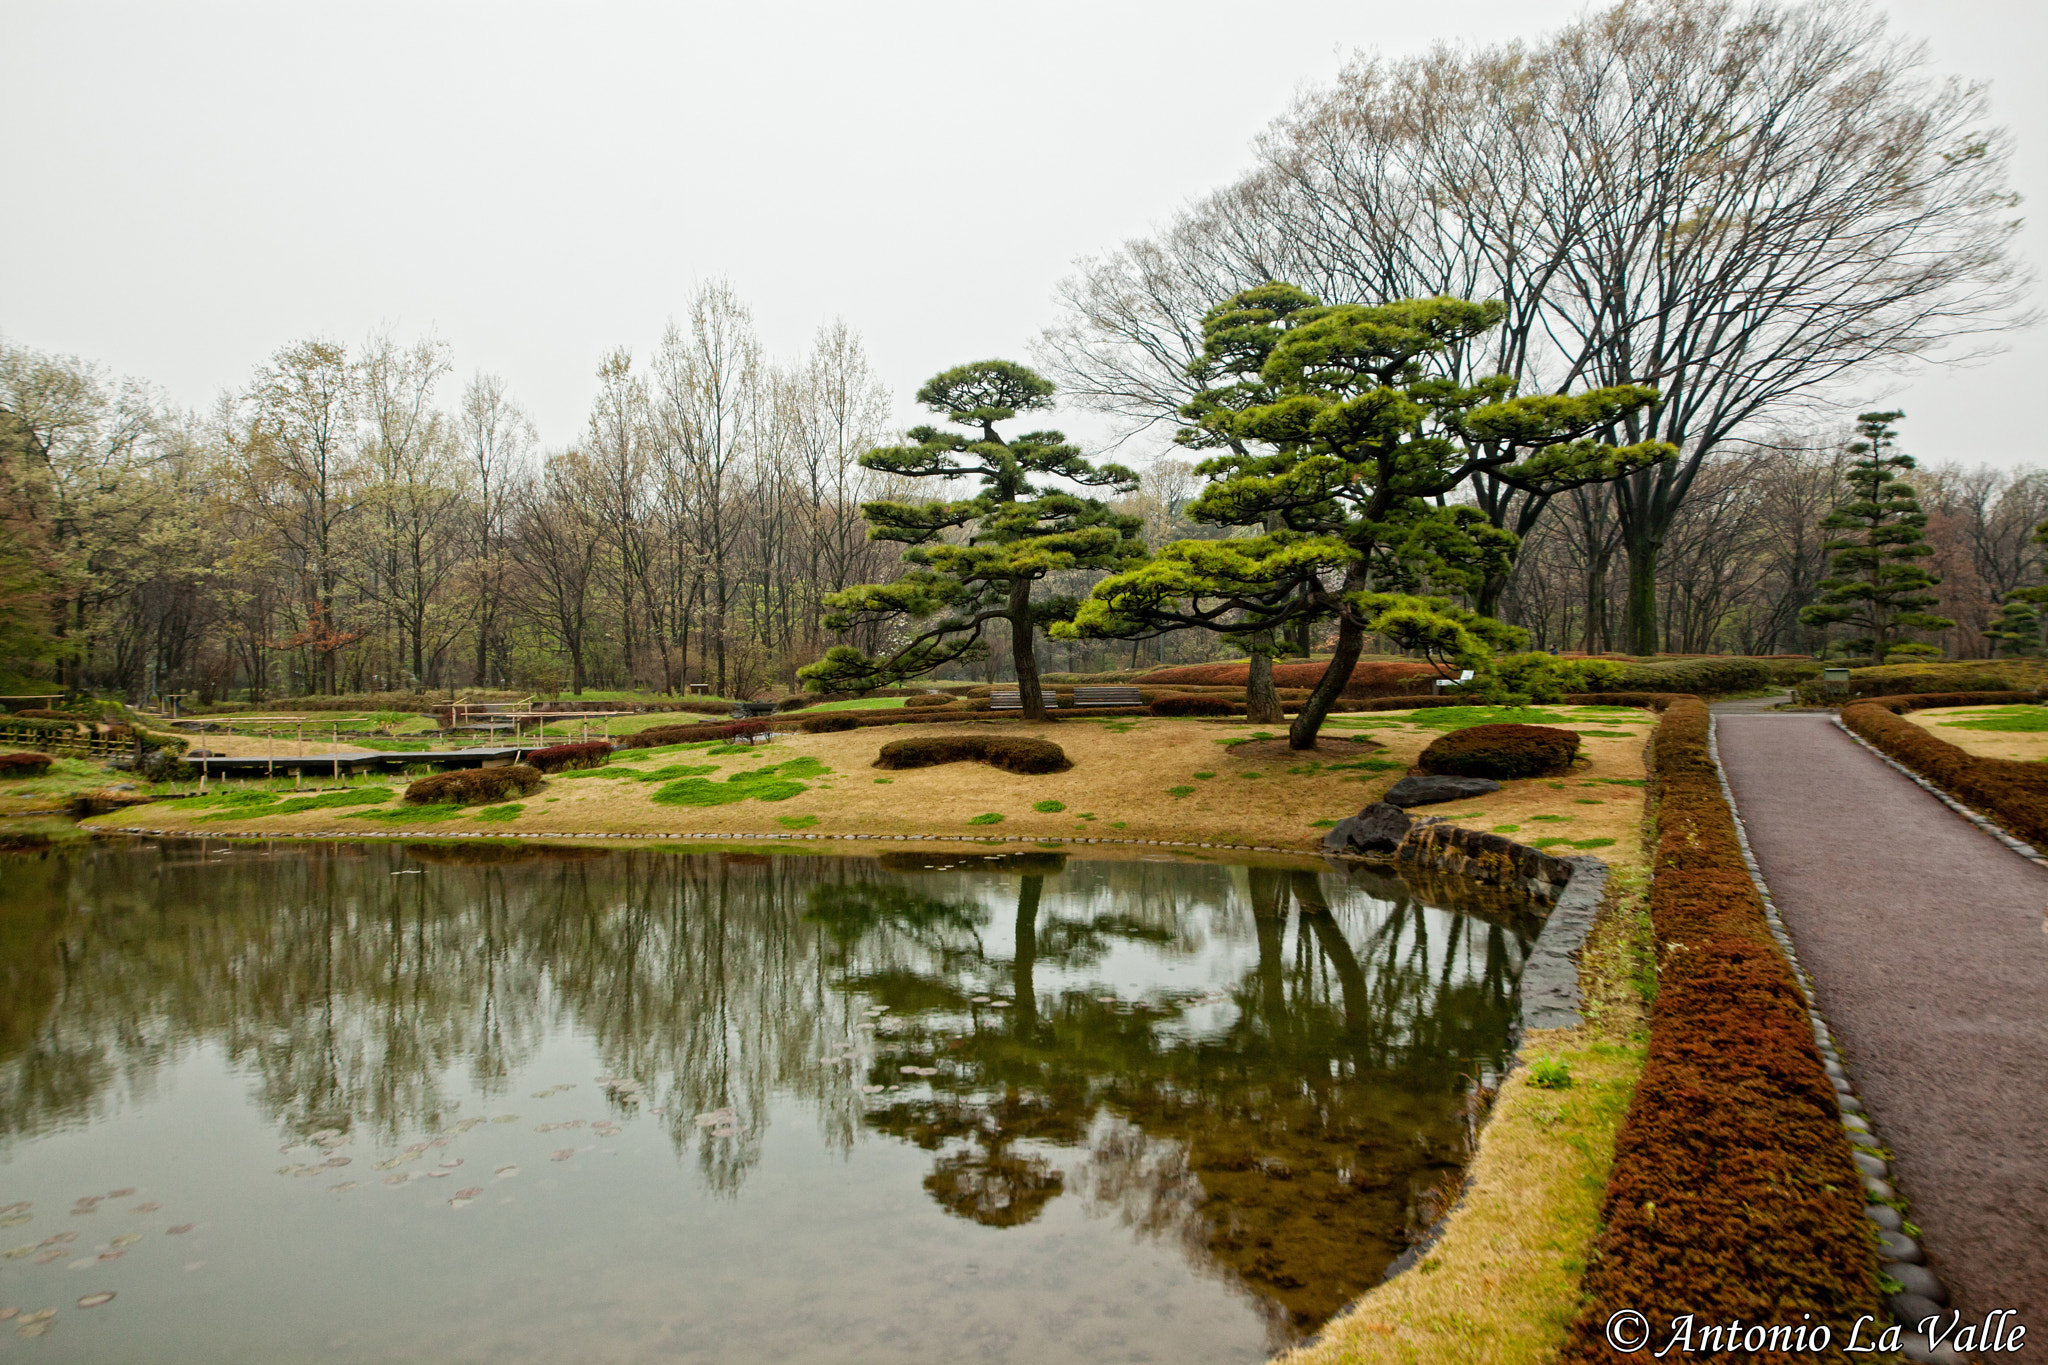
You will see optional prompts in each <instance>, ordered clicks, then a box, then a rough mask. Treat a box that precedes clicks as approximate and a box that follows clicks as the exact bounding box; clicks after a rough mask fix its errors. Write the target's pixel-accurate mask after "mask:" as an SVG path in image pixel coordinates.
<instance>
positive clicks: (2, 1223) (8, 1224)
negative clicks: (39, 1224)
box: [0, 1213, 35, 1228]
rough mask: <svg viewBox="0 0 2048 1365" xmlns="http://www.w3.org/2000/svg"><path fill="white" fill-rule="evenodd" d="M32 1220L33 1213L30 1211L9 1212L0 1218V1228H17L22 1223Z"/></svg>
mask: <svg viewBox="0 0 2048 1365" xmlns="http://www.w3.org/2000/svg"><path fill="white" fill-rule="evenodd" d="M34 1220H35V1215H34V1214H32V1213H10V1214H8V1215H7V1216H6V1217H5V1218H0V1228H18V1227H20V1226H21V1225H22V1224H23V1223H28V1222H33V1221H34Z"/></svg>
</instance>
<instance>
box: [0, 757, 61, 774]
mask: <svg viewBox="0 0 2048 1365" xmlns="http://www.w3.org/2000/svg"><path fill="white" fill-rule="evenodd" d="M50 762H51V759H50V756H49V755H48V754H37V753H21V754H0V777H41V776H42V775H43V774H44V773H46V772H48V771H50Z"/></svg>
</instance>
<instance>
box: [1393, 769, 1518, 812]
mask: <svg viewBox="0 0 2048 1365" xmlns="http://www.w3.org/2000/svg"><path fill="white" fill-rule="evenodd" d="M1499 790H1500V783H1498V782H1496V781H1494V780H1493V779H1492V778H1490V777H1451V776H1449V775H1446V774H1439V773H1419V774H1416V775H1415V776H1412V777H1404V778H1402V779H1401V780H1400V781H1399V782H1396V783H1395V784H1394V785H1393V786H1391V787H1389V788H1387V794H1386V795H1385V796H1384V797H1382V798H1381V800H1382V802H1383V803H1384V804H1386V805H1389V806H1399V807H1400V808H1402V809H1403V810H1406V809H1407V808H1409V807H1410V806H1434V805H1439V804H1441V803H1443V802H1446V801H1466V800H1470V799H1471V798H1473V797H1475V796H1490V795H1492V794H1493V793H1494V792H1497V791H1499ZM1366 809H1367V810H1370V809H1371V807H1370V806H1368V807H1367V808H1366ZM1363 813H1364V812H1360V814H1363Z"/></svg>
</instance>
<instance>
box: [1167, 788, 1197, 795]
mask: <svg viewBox="0 0 2048 1365" xmlns="http://www.w3.org/2000/svg"><path fill="white" fill-rule="evenodd" d="M1194 791H1195V789H1194V788H1193V787H1168V788H1167V789H1166V794H1167V795H1168V796H1192V795H1194Z"/></svg>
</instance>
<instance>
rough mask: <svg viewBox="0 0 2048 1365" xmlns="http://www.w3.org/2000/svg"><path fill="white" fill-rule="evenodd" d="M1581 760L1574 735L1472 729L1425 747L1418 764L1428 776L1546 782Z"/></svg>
mask: <svg viewBox="0 0 2048 1365" xmlns="http://www.w3.org/2000/svg"><path fill="white" fill-rule="evenodd" d="M1578 755H1579V736H1578V732H1577V731H1575V730H1560V729H1558V728H1557V727H1555V726H1552V725H1472V726H1468V727H1466V728H1465V729H1463V730H1453V731H1451V732H1450V733H1449V734H1447V735H1439V736H1437V738H1435V739H1433V740H1431V741H1430V742H1429V747H1428V748H1426V749H1424V750H1423V751H1422V755H1421V757H1420V758H1418V759H1417V760H1416V766H1417V767H1419V768H1421V769H1422V771H1424V772H1426V773H1442V774H1445V775H1447V776H1451V777H1491V778H1498V779H1502V780H1510V779H1513V778H1518V777H1548V776H1550V775H1551V774H1553V773H1561V772H1563V771H1565V770H1566V769H1567V768H1569V767H1571V766H1572V760H1573V759H1574V758H1577V757H1578Z"/></svg>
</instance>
